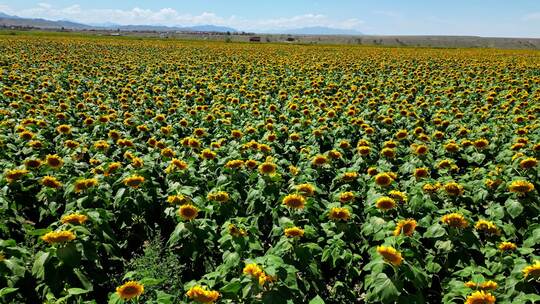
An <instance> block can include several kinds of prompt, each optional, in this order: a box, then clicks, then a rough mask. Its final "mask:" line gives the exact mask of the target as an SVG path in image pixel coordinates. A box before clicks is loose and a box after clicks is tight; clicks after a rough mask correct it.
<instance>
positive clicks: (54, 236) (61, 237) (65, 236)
mask: <svg viewBox="0 0 540 304" xmlns="http://www.w3.org/2000/svg"><path fill="white" fill-rule="evenodd" d="M41 239H42V240H44V241H45V242H47V243H49V244H61V243H66V242H70V241H73V240H74V239H75V234H73V232H71V231H68V230H62V231H51V232H48V233H46V234H45V235H44V236H42V237H41Z"/></svg>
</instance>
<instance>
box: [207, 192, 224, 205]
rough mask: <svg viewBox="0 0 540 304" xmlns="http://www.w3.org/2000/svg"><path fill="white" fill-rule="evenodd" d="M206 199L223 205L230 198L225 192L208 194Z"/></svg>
mask: <svg viewBox="0 0 540 304" xmlns="http://www.w3.org/2000/svg"><path fill="white" fill-rule="evenodd" d="M206 198H207V199H208V200H210V201H216V202H220V203H225V202H227V201H228V200H229V198H230V196H229V193H227V192H225V191H217V192H210V193H208V195H207V197H206Z"/></svg>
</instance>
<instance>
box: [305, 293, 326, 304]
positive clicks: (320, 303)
mask: <svg viewBox="0 0 540 304" xmlns="http://www.w3.org/2000/svg"><path fill="white" fill-rule="evenodd" d="M309 304H325V303H324V300H323V299H322V298H321V297H320V296H319V295H317V296H315V297H314V298H313V299H311V301H309Z"/></svg>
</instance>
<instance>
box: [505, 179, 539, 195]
mask: <svg viewBox="0 0 540 304" xmlns="http://www.w3.org/2000/svg"><path fill="white" fill-rule="evenodd" d="M508 190H509V191H510V192H514V193H517V194H519V195H523V194H525V193H527V192H531V191H533V190H534V185H533V184H531V183H529V182H528V181H525V180H515V181H513V182H512V183H510V185H509V186H508Z"/></svg>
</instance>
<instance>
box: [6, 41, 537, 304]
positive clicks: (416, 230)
mask: <svg viewBox="0 0 540 304" xmlns="http://www.w3.org/2000/svg"><path fill="white" fill-rule="evenodd" d="M539 114H540V52H538V51H512V50H487V49H428V48H378V47H365V46H321V45H318V46H317V45H290V44H289V45H280V44H247V43H223V42H195V41H175V40H158V39H122V38H112V37H111V38H107V37H95V36H94V37H82V36H81V37H79V36H70V35H64V36H61V35H56V36H31V35H16V36H7V35H2V36H0V274H1V275H0V303H163V304H168V303H311V304H321V303H467V304H481V303H489V304H492V303H539V302H540V295H539V294H540V246H539V245H540V221H539V215H540V194H539V191H538V190H539V189H540V166H539V164H538V158H539V157H540V124H539V120H538V116H539Z"/></svg>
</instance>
